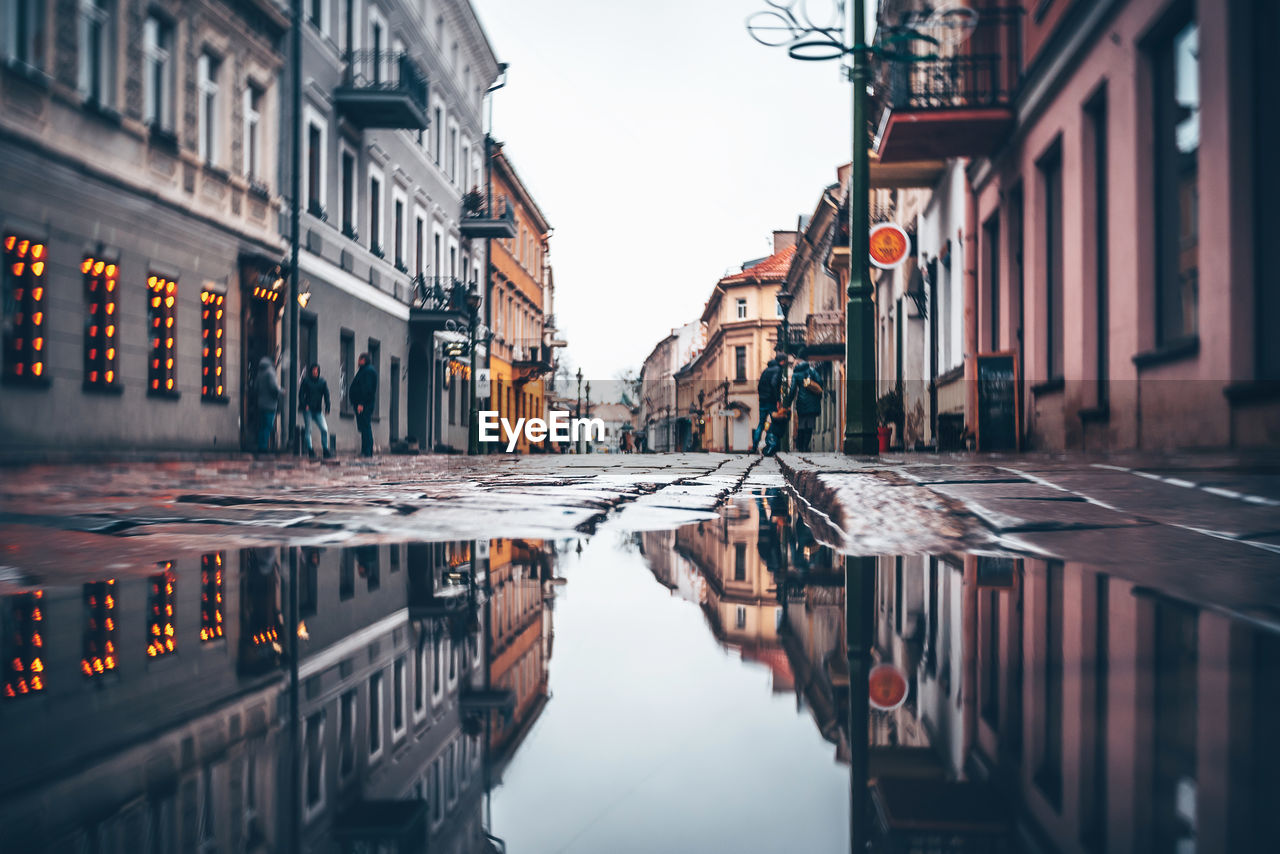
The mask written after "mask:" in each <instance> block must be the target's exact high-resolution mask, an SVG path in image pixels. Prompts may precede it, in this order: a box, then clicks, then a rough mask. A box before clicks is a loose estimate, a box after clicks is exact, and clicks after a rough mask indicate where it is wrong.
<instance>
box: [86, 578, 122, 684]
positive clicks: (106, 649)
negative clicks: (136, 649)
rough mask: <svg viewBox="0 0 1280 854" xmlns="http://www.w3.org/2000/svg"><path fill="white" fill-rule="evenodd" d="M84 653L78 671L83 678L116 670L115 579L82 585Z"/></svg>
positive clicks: (92, 677)
mask: <svg viewBox="0 0 1280 854" xmlns="http://www.w3.org/2000/svg"><path fill="white" fill-rule="evenodd" d="M84 618H85V622H84V655H83V656H82V657H81V659H80V672H81V673H83V674H84V675H85V676H86V677H87V678H89V679H94V678H96V677H99V676H104V675H106V674H107V673H110V672H111V671H113V670H115V669H116V661H117V659H116V582H115V579H111V580H108V581H92V582H90V583H88V584H86V585H85V586H84Z"/></svg>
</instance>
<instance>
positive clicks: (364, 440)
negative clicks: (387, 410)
mask: <svg viewBox="0 0 1280 854" xmlns="http://www.w3.org/2000/svg"><path fill="white" fill-rule="evenodd" d="M359 365H360V368H359V370H357V371H356V376H355V379H353V380H352V381H351V387H350V388H349V389H348V390H347V399H348V400H350V401H351V405H352V407H354V408H355V411H356V426H357V427H359V428H360V456H362V457H372V456H373V404H374V402H375V401H376V400H377V399H378V372H377V371H376V370H374V368H373V365H371V364H370V363H369V354H368V353H361V354H360V361H359Z"/></svg>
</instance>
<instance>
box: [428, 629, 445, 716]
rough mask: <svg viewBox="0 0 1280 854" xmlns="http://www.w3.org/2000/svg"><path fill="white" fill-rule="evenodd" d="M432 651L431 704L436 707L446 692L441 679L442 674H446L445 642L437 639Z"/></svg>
mask: <svg viewBox="0 0 1280 854" xmlns="http://www.w3.org/2000/svg"><path fill="white" fill-rule="evenodd" d="M432 649H433V658H434V661H433V662H432V666H431V702H432V704H433V705H434V704H435V703H438V702H439V701H440V696H441V694H442V692H443V691H444V685H443V684H441V679H440V674H441V673H443V672H444V640H443V639H442V638H436V639H435V642H434V644H433V645H432Z"/></svg>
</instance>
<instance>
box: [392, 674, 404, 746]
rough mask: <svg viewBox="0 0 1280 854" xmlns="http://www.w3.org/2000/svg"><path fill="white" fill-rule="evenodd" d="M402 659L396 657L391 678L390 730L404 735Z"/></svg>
mask: <svg viewBox="0 0 1280 854" xmlns="http://www.w3.org/2000/svg"><path fill="white" fill-rule="evenodd" d="M404 672H405V671H404V659H403V658H397V659H396V663H395V667H394V669H393V671H392V680H391V731H392V732H393V733H395V734H396V735H398V736H399V735H404V698H405V691H404Z"/></svg>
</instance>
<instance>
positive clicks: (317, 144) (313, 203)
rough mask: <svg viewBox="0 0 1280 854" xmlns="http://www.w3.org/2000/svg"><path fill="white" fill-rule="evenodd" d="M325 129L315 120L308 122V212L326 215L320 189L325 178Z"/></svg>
mask: <svg viewBox="0 0 1280 854" xmlns="http://www.w3.org/2000/svg"><path fill="white" fill-rule="evenodd" d="M323 157H324V131H323V130H322V129H321V128H320V125H318V124H317V123H315V122H307V213H309V214H311V215H312V216H314V217H323V216H324V202H323V200H322V199H323V197H322V195H321V190H320V182H321V181H322V180H323V175H324V163H323V162H322V158H323Z"/></svg>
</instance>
